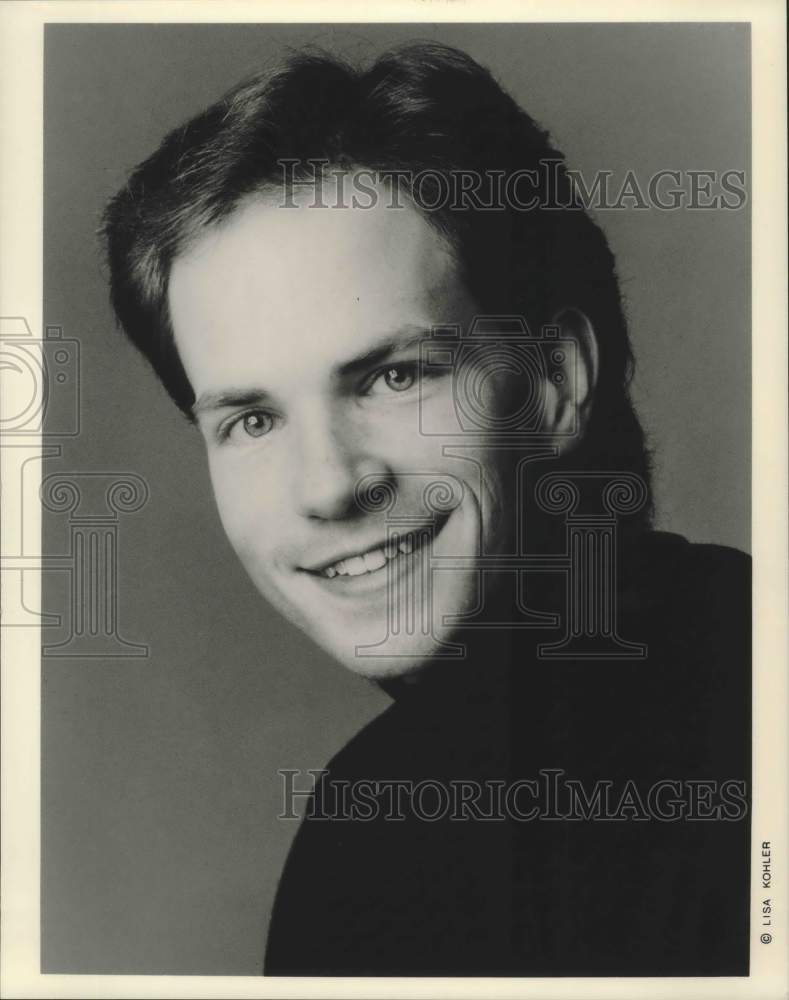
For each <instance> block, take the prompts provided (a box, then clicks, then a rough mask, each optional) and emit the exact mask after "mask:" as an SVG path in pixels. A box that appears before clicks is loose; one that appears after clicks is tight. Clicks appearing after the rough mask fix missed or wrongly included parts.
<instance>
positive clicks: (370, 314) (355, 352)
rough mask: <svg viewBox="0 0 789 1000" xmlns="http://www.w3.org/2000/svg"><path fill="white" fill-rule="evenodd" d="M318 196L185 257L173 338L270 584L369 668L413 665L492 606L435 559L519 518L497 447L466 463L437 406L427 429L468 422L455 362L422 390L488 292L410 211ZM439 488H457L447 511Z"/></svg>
mask: <svg viewBox="0 0 789 1000" xmlns="http://www.w3.org/2000/svg"><path fill="white" fill-rule="evenodd" d="M311 198H312V196H311V195H310V196H305V197H304V198H303V199H299V198H297V207H290V208H282V207H276V205H275V204H274V203H273V201H265V200H262V199H260V200H257V201H254V202H250V203H248V204H246V205H245V206H243V207H241V208H240V209H238V210H237V211H236V213H235V214H234V215H233V216H232V217H231V218H230V219H229V220H228V221H226V222H225V223H224V224H223V225H222V226H221V227H220V228H217V229H215V230H213V231H210V232H208V233H207V234H204V235H203V236H202V237H201V238H200V239H199V240H198V242H197V243H195V244H194V245H193V246H192V247H191V248H190V249H189V250H188V252H186V253H185V254H183V255H182V256H180V257H178V258H177V259H176V261H175V263H174V266H173V269H172V274H171V280H170V289H169V305H170V311H171V317H172V323H173V329H174V332H175V339H176V344H177V347H178V350H179V352H180V354H181V357H182V360H183V363H184V366H185V369H186V372H187V374H188V376H189V379H190V381H191V384H192V387H193V389H194V392H195V397H196V404H195V414H196V417H197V420H198V424H199V427H200V429H201V432H202V434H203V436H204V438H205V442H206V446H207V453H208V460H209V466H210V472H211V479H212V483H213V487H214V492H215V496H216V501H217V506H218V509H219V513H220V516H221V519H222V523H223V525H224V528H225V531H226V533H227V536H228V538H229V540H230V542H231V544H232V545H233V547H234V549H235V551H236V552H237V554H238V556H239V558H240V559H241V561H242V563H243V565H244V566H245V568H246V570H247V571H248V573H249V575H250V577H251V578H252V580H253V581H254V583H255V585H256V586H257V588H258V589H259V590H260V592H261V593H262V594H263V595H264V596H265V597H266V598H267V599H268V600H269V601H270V602H271V603H272V604H273V605H274V606H275V607H277V608H278V609H279V610H280V611H281V612H282V613H283V614H284V615H285V616H286V617H287V618H288V619H290V620H291V621H293V622H294V623H296V624H297V625H298V626H299V627H301V628H302V629H303V630H304V631H305V632H307V633H308V634H309V635H310V636H312V638H313V639H314V640H315V641H317V643H318V644H319V645H321V646H322V647H323V648H325V649H326V650H327V651H328V652H329V653H330V654H331V655H333V656H334V657H335V658H336V659H338V660H339V661H340V662H342V663H343V664H345V665H346V666H348V667H350V668H351V669H352V670H354V671H356V672H358V673H360V674H364V675H367V676H371V677H384V676H391V675H396V674H404V673H407V672H410V671H413V670H414V669H416V668H418V667H419V666H420V665H421V664H423V663H424V662H425V660H426V659H427V658H428V657H429V656H430V655H431V654H434V653H435V652H436V650H437V648H438V647H439V644H440V643H441V642H446V641H449V640H450V637H451V632H452V627H451V626H450V625H447V624H444V623H443V617H444V616H445V615H449V614H457V613H461V612H466V611H470V610H471V609H472V608H473V607H474V604H475V601H476V598H477V583H476V573H475V571H474V570H473V568H469V567H468V566H466V567H464V568H463V567H461V568H457V567H453V568H449V569H444V570H442V571H439V572H434V573H432V574H431V573H430V572H429V559H430V557H431V555H432V556H433V557H436V556H474V555H476V554H478V552H479V550H480V546H481V545H483V544H484V545H485V546H486V548H488V550H490V549H491V548H493V547H494V545H495V535H496V533H497V532H499V531H501V527H500V526H501V524H502V522H503V519H502V517H501V510H500V499H501V497H500V494H501V492H502V491H501V489H500V487H499V486H497V482H498V480H499V472H498V469H497V461H496V455H497V454H498V453H497V452H495V451H493V450H492V449H491V448H489V447H488V446H487V443H486V442H485V440H482V442H480V441H479V439H478V438H477V439H475V440H476V441H477V444H478V445H479V446H478V447H476V448H475V449H473V450H472V451H471V452H469V453H468V457H467V458H465V459H463V458H458V457H453V456H449V455H446V454H444V447H443V446H444V445H445V444H447V439H446V438H443V439H442V437H441V436H438V435H432V434H425V433H423V432H422V430H421V429H420V406H421V408H422V418H423V426H425V425H428V426H430V427H453V426H454V427H457V421H456V419H455V417H454V412H455V411H454V402H453V378H452V375H451V369H449V368H448V369H447V370H446V372H445V374H443V375H440V374H439V375H433V376H431V377H430V378H429V379H427V378H425V379H423V380H422V382H421V385H420V365H419V361H420V341H421V340H423V339H424V338H425V337H426V336H428V335H429V334H430V332H431V328H433V327H434V326H436V325H446V324H459V325H460V326H461V327H462V328H466V327H467V325H468V324H469V322H470V320H471V318H472V317H473V316H474V314H475V303H474V302H473V301H472V299H471V298H470V297H469V295H468V293H467V292H466V290H465V288H464V287H463V284H462V283H461V281H460V280H459V277H458V270H457V266H456V263H455V261H454V260H453V257H452V255H451V252H450V250H449V248H448V246H447V244H446V243H445V241H444V240H443V239H442V237H441V236H440V235H439V234H438V233H437V232H436V231H435V230H434V229H433V228H432V227H430V226H429V225H428V224H427V223H426V222H425V220H424V219H423V218H422V217H421V216H420V215H419V214H418V213H417V212H416V211H415V210H413V209H412V208H410V207H408V208H403V207H400V208H392V207H387V206H386V204H385V202H386V199H385V198H384V197H381V198H380V199H379V200H378V204H377V205H376V207H374V208H371V209H365V208H343V209H336V208H315V207H311ZM487 388H488V389H490V388H491V386H488V387H487ZM486 391H487V390H486ZM454 443H455V444H457V439H454ZM435 483H438V484H440V486H444V487H447V490H448V491H449V493H451V496H450V495H449V493H448V492H447V490H445V492H444V496H443V503H441V502H440V503H439V504H438V505H436V503H435V499H436V497H437V496H438V498H439V500H441V499H442V498H441V495H440V487H439V493H438V494H436V492H435V491H433V493H432V494H431V493H430V490H429V489H427V487H429V486H430V484H435ZM376 485H378V486H379V487H380V489H379V490H378V491H376V489H375V486H376ZM371 486H372V488H371ZM430 497H432V501H431V499H430ZM382 498H388V500H389V501H391V502H390V503H383V504H382V503H380V501H381V499H382ZM436 506H438V507H439V508H440V509H439V510H438V511H437V510H436V509H435V508H436ZM497 511H498V513H497ZM361 647H366V648H361Z"/></svg>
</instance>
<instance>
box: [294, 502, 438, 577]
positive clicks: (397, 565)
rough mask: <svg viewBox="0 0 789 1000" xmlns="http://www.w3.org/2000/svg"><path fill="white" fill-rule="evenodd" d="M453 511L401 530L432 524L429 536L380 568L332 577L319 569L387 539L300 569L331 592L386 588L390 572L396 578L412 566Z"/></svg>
mask: <svg viewBox="0 0 789 1000" xmlns="http://www.w3.org/2000/svg"><path fill="white" fill-rule="evenodd" d="M452 513H453V512H450V513H448V514H447V516H446V517H444V518H442V519H441V521H440V522H438V523H437V524H436V525H435V526H432V525H420V526H419V527H418V528H412V529H410V530H409V531H404V532H403V534H411V533H413V532H420V531H424V530H426V529H428V528H430V527H435V530H434V532H433V534H432V537H430V539H429V540H428V541H426V543H425V544H424V545H420V546H418V547H417V548H415V549H414V550H413V551H412V552H409V553H400V555H398V556H397V557H396V558H395V559H392V560H387V562H386V563H385V564H384V565H383V566H381V567H380V569H376V570H373V571H372V572H366V573H360V574H359V575H358V576H345V575H342V576H341V575H339V574H338V575H337V576H334V577H331V578H329V577H327V576H324V575H323V573H322V570H323V569H325V568H326V567H327V566H332V565H334V563H335V562H339V561H340V559H343V558H348V557H349V556H351V555H363V554H364V553H365V552H370V551H373V550H374V549H376V548H383V547H384V545H386V541H383V542H379V543H378V544H377V545H373V546H371V547H369V548H365V549H360V548H356V549H353V550H351V551H349V552H348V554H347V555H346V556H338V557H336V558H332V559H330V560H327V561H325V562H322V563H320V564H318V565H317V566H316V568H315V569H303V570H302V572H304V573H306V574H307V575H308V576H310V577H311V578H312V579H313V580H315V582H316V583H317V584H318V585H319V586H320V587H322V588H323V589H325V590H326V591H328V592H329V593H331V594H336V595H338V596H339V595H349V596H352V595H356V594H367V593H371V592H374V591H377V590H381V589H385V588H386V587H387V583H388V580H389V577H390V574H392V577H391V578H392V579H393V580H395V579H398V578H399V577H400V576H401V575H402V574H404V573H407V572H411V570H412V569H413V568H414V567H415V565H416V563H417V561H418V560H420V559H421V558H422V555H423V552H424V550H425V549H426V548H429V547H430V546H431V545H432V544H433V543H434V542H435V540H436V538H438V536H439V535H440V534H441V532H442V531H443V530H444V528H445V527H446V525H447V523H448V522H449V520H450V519H451V516H452Z"/></svg>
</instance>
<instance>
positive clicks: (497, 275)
mask: <svg viewBox="0 0 789 1000" xmlns="http://www.w3.org/2000/svg"><path fill="white" fill-rule="evenodd" d="M548 161H553V162H554V167H553V168H552V170H551V183H552V184H554V185H558V188H557V189H555V190H554V191H553V193H552V194H551V196H550V197H551V198H552V199H553V202H554V207H550V206H546V205H545V202H546V201H547V200H548V193H547V192H546V191H545V190H541V185H544V184H545V183H547V179H546V173H545V171H544V169H543V165H544V164H545V163H546V162H548ZM560 161H561V157H560V154H558V153H557V152H556V151H555V150H554V149H552V148H551V146H550V144H549V142H548V138H547V136H546V134H545V133H544V132H542V131H541V130H540V129H539V128H538V127H537V126H536V125H535V124H534V122H532V120H531V119H530V118H529V117H528V116H527V115H526V114H525V113H524V112H523V111H521V110H520V109H519V108H518V107H517V105H515V103H514V102H513V101H512V100H511V98H509V97H508V96H507V95H506V94H505V93H504V92H503V91H502V90H501V89H500V88H499V86H498V85H497V84H496V83H495V81H494V80H493V79H492V78H491V77H490V75H489V74H488V73H487V72H486V71H484V70H483V69H481V68H480V67H479V66H478V65H477V64H476V63H474V62H473V61H472V60H471V59H469V58H468V57H466V56H464V55H462V54H461V53H458V52H455V51H453V50H451V49H446V48H443V47H437V46H412V47H410V48H407V49H404V50H401V51H399V52H395V53H393V54H391V55H388V56H384V57H383V58H381V59H380V60H379V61H378V62H377V63H375V65H374V66H373V67H372V68H370V69H369V70H367V71H365V72H357V71H354V70H352V69H350V68H348V67H346V66H344V65H342V64H340V63H338V62H336V61H334V60H332V59H329V58H326V57H323V56H318V57H315V56H310V57H300V58H298V59H296V60H294V61H292V62H291V63H290V64H289V66H288V67H287V68H286V69H285V70H284V71H283V72H282V73H280V74H278V75H276V76H273V77H270V78H266V79H263V78H260V79H256V80H253V81H252V82H251V83H248V84H245V85H243V86H241V87H239V88H238V89H237V90H235V91H234V92H232V93H231V94H230V95H228V96H227V97H226V98H225V99H224V100H222V101H220V102H219V103H218V104H217V105H215V106H214V107H213V108H210V109H209V110H208V111H206V112H205V113H203V114H202V115H200V116H198V117H197V118H195V119H194V120H192V121H191V122H189V123H187V125H185V126H184V127H183V128H181V129H179V130H177V131H176V132H173V133H172V134H171V135H170V136H168V137H167V138H166V139H165V141H164V142H163V144H162V146H161V147H160V148H159V150H158V151H157V152H156V153H155V154H154V155H153V156H152V157H151V158H150V159H149V160H147V161H146V162H145V163H143V164H142V165H141V166H140V167H139V168H137V170H136V171H135V172H134V174H133V175H132V177H131V179H130V181H129V184H128V185H127V186H126V187H125V188H124V189H123V190H122V191H121V192H120V193H119V194H118V195H117V196H116V198H115V199H114V200H113V201H112V202H111V204H110V206H109V207H108V210H107V213H106V220H105V232H106V236H107V245H108V254H109V260H110V266H111V281H112V300H113V305H114V307H115V310H116V312H117V315H118V317H119V320H120V322H121V324H122V326H123V328H124V329H125V331H126V332H127V333H128V335H129V336H130V338H131V339H132V340H133V342H134V343H135V344H137V346H138V347H139V348H140V349H141V350H142V351H143V353H144V354H145V355H146V356H147V357H148V359H149V360H150V361H151V363H152V364H153V366H154V368H155V369H156V371H157V373H158V374H159V376H160V378H161V379H162V381H163V383H164V385H165V386H166V388H167V389H168V391H169V392H170V394H171V395H172V397H173V399H174V400H175V402H176V403H177V404H178V406H179V407H180V408H181V409H182V410H183V411H184V412H185V413H186V414H187V415H188V416H189V417H190V418H191V419H193V420H195V421H196V423H197V424H198V426H199V427H200V429H201V431H202V433H203V435H204V437H205V441H206V446H207V451H208V457H209V465H210V469H211V476H212V482H213V485H214V490H215V495H216V498H217V504H218V508H219V512H220V516H221V518H222V521H223V524H224V526H225V529H226V531H227V534H228V537H229V539H230V541H231V543H232V544H233V546H234V548H235V549H236V551H237V553H238V554H239V557H240V558H241V560H242V562H243V563H244V565H245V567H246V568H247V570H248V572H249V573H250V576H251V577H252V579H253V581H254V582H255V584H256V585H257V587H258V588H259V589H260V591H261V592H262V593H263V594H264V595H265V596H266V597H267V598H269V600H270V601H271V602H272V603H273V604H274V605H275V606H277V607H278V608H279V609H280V610H281V611H282V612H283V613H284V614H285V615H286V616H287V617H288V618H290V619H291V620H293V621H295V622H297V623H298V624H299V625H300V626H301V627H302V628H304V629H305V631H307V632H308V633H310V634H311V635H312V636H313V637H314V638H316V640H317V641H318V642H319V643H320V644H321V645H323V646H324V647H325V648H326V649H328V650H329V651H330V652H331V653H332V654H333V655H335V656H336V657H337V658H338V659H340V660H341V661H342V662H345V663H346V664H347V665H348V666H351V667H352V668H353V669H355V670H357V671H359V672H361V673H366V674H371V675H375V676H381V675H384V674H394V673H402V672H406V671H408V670H411V669H413V668H415V667H416V666H418V665H420V664H421V663H422V662H424V660H425V659H426V658H427V657H428V656H430V655H431V654H432V653H434V652H435V650H436V647H437V644H440V643H443V642H449V641H451V632H452V627H451V626H449V625H444V624H442V622H443V620H444V616H446V615H452V614H458V613H462V612H469V611H471V610H472V608H473V607H474V605H475V602H476V600H477V597H478V594H477V590H478V586H477V585H478V581H477V578H476V574H475V572H474V570H473V568H471V566H470V562H469V561H468V560H469V558H470V557H474V556H476V555H478V554H479V553H480V552H482V551H484V552H491V551H493V550H495V549H496V548H500V547H501V546H502V545H503V544H505V540H506V539H508V538H509V536H510V534H511V531H512V517H511V516H510V515H511V509H512V507H513V505H514V503H515V502H516V499H515V496H514V490H513V481H512V478H511V476H510V472H511V469H512V465H513V458H514V453H513V449H512V448H502V447H501V441H502V439H501V435H500V433H499V431H500V429H501V427H502V426H503V423H504V424H506V422H507V419H508V416H511V415H512V414H513V413H520V412H521V411H522V410H523V407H522V406H521V404H520V403H519V402H518V400H517V398H515V402H514V404H513V398H514V397H517V396H518V393H519V392H523V391H526V390H525V389H524V388H523V387H524V384H525V383H524V379H523V372H520V374H519V375H518V374H517V373H516V374H515V375H513V365H512V364H510V363H509V362H508V361H507V360H506V358H505V359H504V361H503V362H502V363H499V364H496V363H491V357H492V356H493V355H490V356H489V357H488V358H487V359H485V353H484V351H483V353H482V355H480V353H479V352H477V354H476V356H475V357H476V358H477V360H476V362H474V364H476V365H477V367H478V368H479V359H480V357H482V359H483V364H482V370H481V373H477V374H478V377H477V378H476V381H475V382H474V380H473V379H472V382H474V384H476V385H477V386H478V388H479V394H478V398H476V403H477V404H479V405H480V406H482V408H483V409H485V410H486V412H487V413H489V414H490V416H491V420H490V423H489V425H487V427H483V428H482V432H481V433H475V434H474V435H473V440H464V439H463V438H462V437H461V439H460V442H458V436H457V433H456V432H457V423H458V408H457V403H458V398H457V380H456V378H454V377H453V376H456V375H457V370H456V369H455V370H453V365H452V364H451V363H450V364H446V365H444V366H440V365H439V366H434V367H432V368H426V367H425V364H424V360H425V357H426V354H425V351H424V347H425V342H426V340H429V338H430V334H431V331H432V330H433V329H434V328H436V327H450V326H454V327H457V328H458V330H459V331H460V333H461V335H465V334H467V333H468V332H469V331H470V330H472V329H473V328H474V318H475V317H477V316H479V315H481V314H487V315H517V316H521V317H523V318H524V319H525V320H526V322H527V323H528V325H529V328H530V329H531V330H532V331H539V330H540V329H541V328H542V327H543V326H544V325H545V324H548V323H552V324H557V325H559V326H560V328H561V333H562V334H563V335H564V336H565V337H566V338H569V339H570V340H572V341H573V342H574V344H575V346H576V347H577V350H576V351H575V352H566V354H567V357H565V355H564V354H557V353H556V352H554V354H553V355H552V356H553V357H554V358H555V359H556V358H559V359H560V360H558V361H556V360H554V361H553V362H551V363H550V364H549V365H548V367H547V368H545V369H544V375H545V377H544V378H542V379H541V384H540V385H539V387H537V388H538V390H539V398H540V413H539V428H538V430H539V436H540V441H541V442H542V444H543V446H545V445H546V444H547V446H548V447H552V448H554V449H555V452H556V454H557V455H558V456H559V460H560V461H566V460H568V456H570V455H571V456H572V463H573V466H574V467H576V468H594V469H596V470H601V471H605V470H606V469H616V470H618V471H619V470H627V471H635V472H638V473H640V474H641V475H642V476H644V475H645V474H646V466H645V457H644V449H643V440H642V436H641V432H640V428H639V426H638V422H637V420H636V418H635V416H634V414H633V411H632V408H631V406H630V403H629V400H628V396H627V389H626V382H627V374H628V366H629V363H630V353H629V346H628V340H627V334H626V329H625V324H624V319H623V316H622V311H621V306H620V300H619V294H618V289H617V282H616V277H615V274H614V268H613V259H612V257H611V254H610V251H609V250H608V247H607V245H606V242H605V238H604V237H603V235H602V233H601V232H600V230H599V229H598V228H597V227H596V226H595V225H594V224H593V223H592V222H591V220H590V219H589V218H588V217H587V216H586V214H585V213H584V212H582V211H580V210H578V209H569V210H564V211H557V210H556V208H555V205H556V204H557V203H558V204H567V203H569V202H570V201H571V200H572V199H571V197H570V186H569V180H568V179H567V177H566V174H565V173H564V168H563V165H562V164H561V162H560ZM518 171H521V172H522V173H521V175H520V176H521V177H522V178H523V179H524V181H528V184H529V193H530V195H534V196H535V199H536V203H537V205H538V206H540V205H542V206H543V207H532V208H530V209H528V210H524V209H523V208H522V207H519V206H518V205H514V204H510V205H507V204H501V205H499V206H497V207H496V208H494V209H492V210H486V209H484V208H481V207H474V201H473V197H468V198H466V199H465V200H464V201H463V203H462V204H458V203H457V201H456V200H455V201H453V199H452V197H451V192H452V191H453V190H454V191H457V185H456V184H455V185H454V186H452V185H449V184H447V186H446V187H444V186H443V185H442V179H447V180H449V179H454V180H457V178H458V177H459V176H465V177H467V178H468V177H471V178H473V177H492V178H495V177H504V178H511V177H513V175H514V174H515V173H516V172H518ZM527 171H534V173H531V174H529V173H526V172H527ZM346 182H347V186H346ZM340 190H342V191H346V190H347V191H350V192H352V193H353V192H356V193H357V195H359V196H358V197H355V198H354V197H352V196H351V197H343V198H342V204H343V207H337V192H338V191H340ZM447 192H450V197H449V198H447V197H446V194H447ZM512 192H516V193H517V188H515V187H510V193H512ZM521 204H522V203H521ZM498 343H500V341H499V339H497V338H496V339H494V340H492V342H491V344H492V349H493V348H494V347H495V344H498ZM493 353H494V354H495V353H496V352H495V350H494V351H493ZM497 356H498V355H497ZM458 358H459V353H458V351H455V354H454V361H455V362H457V361H458ZM499 360H500V361H501V359H499ZM516 367H517V366H516ZM538 368H539V365H538ZM540 370H542V369H540ZM549 372H550V374H549ZM538 375H539V373H538ZM528 391H529V392H530V393H532V394H534V392H535V386H534V385H533V384H531V385H530V387H529V390H528ZM527 409H528V407H527ZM502 422H503V423H502ZM435 428H438V432H431V429H435ZM442 428H445V429H447V430H446V433H442V432H441V429H442ZM450 428H451V430H452V431H453V432H455V433H451V432H450ZM458 444H460V447H458ZM469 444H472V447H471V448H468V447H463V445H466V446H467V445H469ZM452 445H454V447H452ZM436 488H438V493H439V494H440V495H441V497H442V499H441V501H440V503H439V504H438V506H436V503H435V502H434V501H435V496H436V492H435V490H436ZM431 490H432V492H431ZM382 496H385V497H387V498H388V499H389V500H390V502H389V503H388V504H384V503H382V502H380V501H381V497H382ZM411 548H413V549H414V551H409V549H411ZM431 556H432V557H441V556H447V557H458V556H459V557H462V558H465V559H466V560H467V561H466V562H465V563H463V564H461V563H458V564H457V565H454V566H451V567H450V566H449V564H447V566H448V568H447V569H446V570H445V571H442V572H437V573H433V574H431V573H429V571H428V559H429V558H431ZM425 581H428V582H427V583H426V582H425ZM393 593H396V594H397V595H399V596H398V599H397V600H396V601H395V602H394V607H393V599H392V598H393ZM400 597H402V598H403V600H402V602H401V601H400ZM414 606H416V607H417V612H416V619H418V620H417V621H416V622H411V623H410V625H409V621H410V619H408V615H409V614H411V613H412V612H409V610H408V608H409V607H414ZM425 609H427V610H425ZM393 615H395V616H397V615H400V616H401V617H402V618H403V620H398V621H397V622H395V623H393V621H392V617H393ZM425 616H427V617H428V618H429V619H430V622H429V627H427V628H425V627H424V619H425ZM420 622H421V624H420ZM394 626H396V628H395V627H394ZM412 626H413V627H412ZM394 632H396V633H397V637H396V638H393V634H394ZM387 636H388V637H389V638H388V639H387ZM385 639H387V644H385V645H382V643H383V641H384V640H385ZM359 647H366V648H367V651H368V652H370V651H377V652H379V653H386V655H377V656H369V655H359V652H360V650H359Z"/></svg>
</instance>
